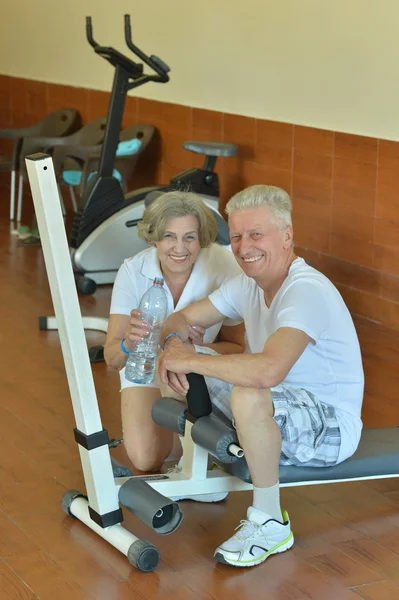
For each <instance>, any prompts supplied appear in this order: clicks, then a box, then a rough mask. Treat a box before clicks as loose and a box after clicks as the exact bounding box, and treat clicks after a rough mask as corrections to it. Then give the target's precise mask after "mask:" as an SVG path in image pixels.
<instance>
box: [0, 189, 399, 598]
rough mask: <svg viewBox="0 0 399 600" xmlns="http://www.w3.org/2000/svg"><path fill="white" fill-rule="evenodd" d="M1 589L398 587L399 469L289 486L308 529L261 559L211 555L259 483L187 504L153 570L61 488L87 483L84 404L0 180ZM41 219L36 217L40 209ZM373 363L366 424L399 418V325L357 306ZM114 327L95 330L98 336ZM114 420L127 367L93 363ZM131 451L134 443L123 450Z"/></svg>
mask: <svg viewBox="0 0 399 600" xmlns="http://www.w3.org/2000/svg"><path fill="white" fill-rule="evenodd" d="M0 200H1V203H0V276H1V287H0V306H1V313H0V318H1V326H0V347H1V351H0V352H1V361H0V373H1V395H0V443H1V447H0V481H1V485H0V598H1V599H4V600H9V599H12V600H38V599H40V600H55V599H56V600H72V599H73V600H89V599H90V600H125V599H126V600H127V599H129V600H131V599H137V600H160V599H162V600H224V599H226V600H227V599H228V600H246V599H251V600H252V599H253V598H259V597H261V598H265V599H266V600H359V599H360V598H362V599H364V600H398V598H399V480H379V481H370V482H354V483H344V484H335V485H320V486H315V487H298V488H284V489H283V490H282V504H283V506H284V507H285V508H286V509H287V510H289V512H290V516H291V519H292V524H293V531H294V534H295V538H296V543H295V545H294V547H293V549H292V550H291V551H289V552H287V553H285V554H282V555H279V556H275V557H271V558H270V559H269V560H268V561H267V562H266V563H265V564H263V565H261V566H259V567H256V568H254V569H248V570H247V569H244V570H238V569H237V570H234V569H232V568H230V567H228V566H225V565H220V564H216V563H214V562H213V560H212V554H213V551H214V548H215V547H216V546H217V545H218V544H219V543H220V542H221V541H223V540H224V539H226V538H227V537H229V536H230V535H231V534H232V532H233V529H234V527H236V525H237V524H238V523H239V520H240V519H241V518H244V516H245V510H246V507H247V505H248V504H249V501H250V497H251V496H250V493H248V492H239V493H236V494H230V496H229V497H228V499H227V501H226V502H224V503H221V504H218V505H210V506H208V505H200V504H195V503H193V502H191V503H189V502H186V503H184V504H183V510H184V515H185V518H184V521H183V523H182V526H181V527H180V529H179V530H178V531H177V532H176V533H174V534H173V535H172V536H166V537H161V536H157V535H156V534H155V533H153V532H152V531H149V529H148V528H147V527H146V526H145V525H143V524H142V523H140V522H139V521H137V520H135V519H134V518H133V517H132V516H131V515H129V514H127V515H126V520H125V525H126V526H127V527H128V528H131V530H132V531H133V532H134V533H135V534H136V535H137V536H139V537H143V538H144V539H148V540H149V541H151V542H153V543H154V544H155V545H156V546H157V547H158V548H159V550H160V552H161V562H160V564H159V566H158V568H157V569H156V571H154V572H153V573H149V574H143V573H140V572H138V571H137V570H135V569H134V568H133V567H131V566H130V565H129V563H128V562H127V559H126V558H125V557H124V556H122V555H121V554H120V553H119V552H118V551H117V550H115V549H114V548H112V547H111V546H109V545H108V544H107V543H106V542H105V541H103V540H101V539H100V538H99V537H98V536H96V535H95V534H94V533H93V532H91V531H90V530H89V529H88V528H86V527H85V526H84V525H83V524H82V523H80V522H79V521H77V520H74V519H72V518H70V517H67V516H66V515H65V514H64V513H63V512H62V510H61V508H60V505H59V502H60V498H61V496H62V494H63V493H64V492H65V491H66V490H68V489H71V488H77V489H81V490H82V491H84V487H83V479H82V474H81V469H80V462H79V455H78V449H77V446H76V444H75V442H74V440H73V435H72V429H73V427H74V420H73V413H72V406H71V402H70V399H69V392H68V384H67V380H66V376H65V370H64V364H63V360H62V356H61V349H60V344H59V339H58V334H57V332H40V331H39V329H38V325H37V318H38V316H39V315H46V314H47V315H51V314H52V313H53V310H52V303H51V298H50V295H49V289H48V285H47V278H46V272H45V268H44V263H43V257H42V252H41V249H40V247H39V248H35V247H30V248H29V247H28V248H27V247H20V246H18V245H17V240H16V238H15V237H14V236H11V235H10V228H9V223H8V221H7V210H8V198H7V190H3V191H0ZM28 223H29V221H28ZM109 300H110V288H109V287H106V288H101V289H99V291H98V292H97V293H96V295H95V296H93V297H86V298H81V306H82V313H83V314H85V315H99V316H103V315H106V314H107V311H108V308H109ZM355 323H356V327H357V330H358V333H359V337H360V341H361V346H362V351H363V357H364V365H365V371H366V396H365V405H364V422H365V425H366V427H376V426H377V427H393V426H397V425H399V402H398V388H399V385H398V383H399V332H398V331H393V330H390V329H388V328H386V327H382V326H380V325H378V324H376V323H372V322H370V321H366V320H364V319H358V318H355ZM102 341H103V335H102V334H99V333H95V332H89V333H87V342H88V345H93V344H95V343H101V342H102ZM93 375H94V380H95V385H96V389H97V393H98V397H99V404H100V409H101V414H102V419H103V425H104V427H105V428H106V429H107V430H108V432H109V434H110V437H118V436H120V433H121V428H120V414H119V393H118V389H119V388H118V375H117V374H115V373H113V372H111V371H109V370H107V368H106V366H105V364H97V365H94V366H93ZM114 454H115V456H116V457H117V458H119V459H123V458H124V455H123V450H121V449H120V448H118V449H117V450H116V451H114Z"/></svg>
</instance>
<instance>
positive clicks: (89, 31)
mask: <svg viewBox="0 0 399 600" xmlns="http://www.w3.org/2000/svg"><path fill="white" fill-rule="evenodd" d="M86 37H87V41H88V42H89V44H90V46H93V48H97V46H98V44H97V42H96V40H95V39H94V38H93V26H92V23H91V17H86Z"/></svg>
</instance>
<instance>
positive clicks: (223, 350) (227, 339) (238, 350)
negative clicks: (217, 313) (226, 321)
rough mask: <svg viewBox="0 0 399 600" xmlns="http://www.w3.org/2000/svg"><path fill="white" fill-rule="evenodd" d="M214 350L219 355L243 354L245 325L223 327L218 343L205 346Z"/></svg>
mask: <svg viewBox="0 0 399 600" xmlns="http://www.w3.org/2000/svg"><path fill="white" fill-rule="evenodd" d="M204 346H206V347H207V348H212V349H213V350H215V351H216V352H218V354H242V353H243V352H244V350H245V327H244V323H240V324H239V325H232V326H230V327H228V326H227V325H222V327H221V328H220V332H219V336H218V341H217V342H213V343H212V344H204Z"/></svg>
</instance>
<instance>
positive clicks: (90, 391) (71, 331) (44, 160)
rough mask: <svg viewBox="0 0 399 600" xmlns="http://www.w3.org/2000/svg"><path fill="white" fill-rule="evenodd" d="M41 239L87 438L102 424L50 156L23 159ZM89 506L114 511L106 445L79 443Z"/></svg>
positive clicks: (80, 425)
mask: <svg viewBox="0 0 399 600" xmlns="http://www.w3.org/2000/svg"><path fill="white" fill-rule="evenodd" d="M26 166H27V170H28V176H29V181H30V186H31V190H32V197H33V202H34V206H35V212H36V217H37V223H38V227H39V232H40V240H41V244H42V249H43V253H44V259H45V262H46V269H47V275H48V280H49V284H50V289H51V296H52V299H53V304H54V308H55V316H56V319H57V326H58V330H59V334H60V340H61V346H62V352H63V355H64V362H65V368H66V371H67V377H68V383H69V389H70V393H71V397H72V404H73V410H74V414H75V420H76V425H77V429H78V430H79V431H80V432H82V433H83V434H84V435H87V436H90V435H91V434H93V433H97V432H100V431H101V430H102V429H103V427H102V423H101V418H100V413H99V408H98V403H97V397H96V392H95V388H94V381H93V375H92V371H91V366H90V362H89V356H88V353H87V344H86V339H85V334H84V329H83V324H82V316H81V313H80V307H79V299H78V294H77V291H76V285H75V280H74V275H73V270H72V264H71V259H70V254H69V246H68V241H67V237H66V232H65V225H64V219H63V217H62V212H61V205H60V202H59V194H58V187H57V182H56V178H55V173H54V167H53V162H52V159H51V158H50V157H49V156H47V155H45V154H36V155H33V156H31V157H28V158H27V159H26ZM79 450H80V454H81V460H82V466H83V474H84V478H85V484H86V490H87V494H88V497H89V503H90V507H91V508H92V509H93V510H94V511H96V512H97V513H98V514H99V515H104V514H107V513H109V512H113V511H116V510H118V509H119V503H118V493H117V488H116V486H115V482H114V477H113V472H112V465H111V459H110V454H109V448H108V445H101V446H99V447H98V448H96V449H95V450H90V451H88V450H86V449H85V448H83V447H81V446H79Z"/></svg>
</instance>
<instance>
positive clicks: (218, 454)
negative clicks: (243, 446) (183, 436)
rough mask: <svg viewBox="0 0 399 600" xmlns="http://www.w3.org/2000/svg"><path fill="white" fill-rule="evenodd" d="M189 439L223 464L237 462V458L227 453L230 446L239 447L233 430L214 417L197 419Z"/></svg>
mask: <svg viewBox="0 0 399 600" xmlns="http://www.w3.org/2000/svg"><path fill="white" fill-rule="evenodd" d="M191 437H192V438H193V441H194V442H195V443H196V444H198V446H201V448H204V449H205V450H207V451H208V452H209V454H212V456H214V457H215V458H217V459H219V460H220V461H221V462H223V463H233V462H236V461H237V460H239V457H238V456H235V455H233V454H231V453H230V452H229V451H228V448H229V446H230V445H231V444H235V445H236V446H238V445H239V444H238V439H237V434H236V432H235V430H234V429H232V428H231V427H228V426H227V425H225V424H224V423H222V422H221V421H219V419H217V418H216V417H215V416H214V415H210V416H209V417H201V419H198V420H197V421H196V422H195V423H194V425H193V427H192V429H191Z"/></svg>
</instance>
